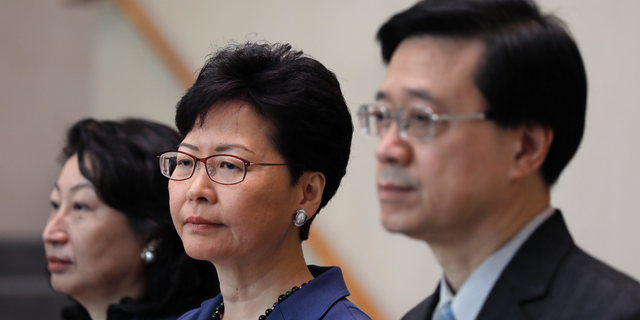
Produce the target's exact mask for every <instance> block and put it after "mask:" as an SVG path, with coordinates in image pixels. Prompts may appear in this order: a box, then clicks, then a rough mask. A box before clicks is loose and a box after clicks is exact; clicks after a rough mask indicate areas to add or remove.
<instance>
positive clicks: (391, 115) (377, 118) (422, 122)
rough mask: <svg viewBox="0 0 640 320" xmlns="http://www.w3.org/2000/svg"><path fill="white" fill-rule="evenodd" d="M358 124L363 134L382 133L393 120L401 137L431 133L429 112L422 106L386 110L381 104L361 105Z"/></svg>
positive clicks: (427, 135)
mask: <svg viewBox="0 0 640 320" xmlns="http://www.w3.org/2000/svg"><path fill="white" fill-rule="evenodd" d="M359 118H360V126H361V128H362V131H363V132H364V133H365V134H369V135H377V136H381V135H384V134H385V133H386V131H387V129H389V127H390V126H391V123H392V122H393V121H394V120H395V121H396V124H397V126H398V133H399V134H400V136H401V137H403V138H407V137H410V138H419V139H424V138H425V137H429V136H430V135H431V134H432V133H433V127H434V126H433V123H432V119H431V113H430V112H429V111H428V110H426V109H422V108H411V107H409V108H402V109H398V110H395V111H387V110H386V109H385V108H384V107H382V106H363V107H362V109H361V110H360V113H359Z"/></svg>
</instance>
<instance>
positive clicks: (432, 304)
mask: <svg viewBox="0 0 640 320" xmlns="http://www.w3.org/2000/svg"><path fill="white" fill-rule="evenodd" d="M439 283H440V282H438V285H437V286H436V291H435V292H434V293H432V294H431V296H429V297H427V298H426V299H424V300H422V302H420V303H419V304H418V305H417V306H415V307H414V308H413V309H411V310H409V312H407V314H405V315H404V317H402V320H431V317H432V316H433V311H434V310H435V309H436V306H437V305H438V301H439V300H440V284H439Z"/></svg>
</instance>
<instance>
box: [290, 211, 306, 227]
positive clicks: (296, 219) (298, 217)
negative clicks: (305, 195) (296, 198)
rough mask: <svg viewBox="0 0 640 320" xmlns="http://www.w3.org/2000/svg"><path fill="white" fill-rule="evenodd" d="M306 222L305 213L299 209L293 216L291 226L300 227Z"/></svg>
mask: <svg viewBox="0 0 640 320" xmlns="http://www.w3.org/2000/svg"><path fill="white" fill-rule="evenodd" d="M305 222H307V212H306V211H304V209H300V210H298V211H296V213H294V214H293V224H295V225H296V227H302V226H303V225H304V223H305Z"/></svg>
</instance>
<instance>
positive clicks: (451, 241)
mask: <svg viewBox="0 0 640 320" xmlns="http://www.w3.org/2000/svg"><path fill="white" fill-rule="evenodd" d="M527 191H528V192H523V190H520V192H518V193H516V194H524V195H526V197H520V198H518V197H516V196H515V195H514V194H512V195H511V197H510V198H511V199H516V200H515V201H511V202H510V203H509V205H508V206H503V207H502V208H497V209H496V210H495V212H492V213H491V214H486V215H485V217H486V218H485V219H483V220H481V221H480V222H479V223H477V224H475V225H473V226H471V227H469V228H465V229H464V230H458V231H459V232H454V233H455V234H452V235H451V236H450V237H447V241H428V244H429V246H430V247H431V250H432V251H433V253H434V255H435V257H436V259H437V260H438V262H439V263H440V265H441V266H442V268H443V271H444V275H445V279H446V280H447V283H448V284H449V285H450V286H451V289H452V290H453V292H454V293H455V292H457V291H458V290H459V289H460V287H462V285H463V284H464V282H465V281H466V280H467V279H468V278H469V276H470V275H471V273H472V272H473V271H474V270H475V269H476V268H477V267H478V266H479V265H480V264H481V263H482V262H483V261H484V260H485V259H487V258H488V257H489V256H490V255H491V254H493V253H494V252H496V251H497V250H498V249H500V248H501V247H502V246H503V245H504V244H505V243H507V242H508V241H509V240H510V239H511V238H513V237H514V236H515V235H516V233H518V231H520V230H521V229H522V228H523V227H524V226H525V225H526V224H527V223H529V221H531V220H532V219H533V218H534V217H535V216H536V215H537V214H538V213H540V212H542V211H543V210H544V209H545V208H547V207H548V206H549V203H550V196H549V190H548V188H547V187H544V188H537V189H535V190H527ZM507 198H509V196H507ZM503 203H504V202H503Z"/></svg>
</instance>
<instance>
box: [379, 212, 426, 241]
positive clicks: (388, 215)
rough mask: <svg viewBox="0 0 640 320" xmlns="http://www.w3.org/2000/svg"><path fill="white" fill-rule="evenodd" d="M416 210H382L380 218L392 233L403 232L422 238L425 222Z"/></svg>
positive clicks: (409, 235)
mask: <svg viewBox="0 0 640 320" xmlns="http://www.w3.org/2000/svg"><path fill="white" fill-rule="evenodd" d="M415 214H416V213H415V212H411V211H402V210H384V209H383V210H382V212H381V214H380V220H381V223H382V226H383V227H384V228H385V229H386V230H387V231H389V232H391V233H401V234H404V235H406V236H408V237H411V238H417V239H422V237H421V235H422V234H423V233H424V230H422V229H425V228H423V227H424V226H423V223H422V221H420V219H416V218H419V217H415Z"/></svg>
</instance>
